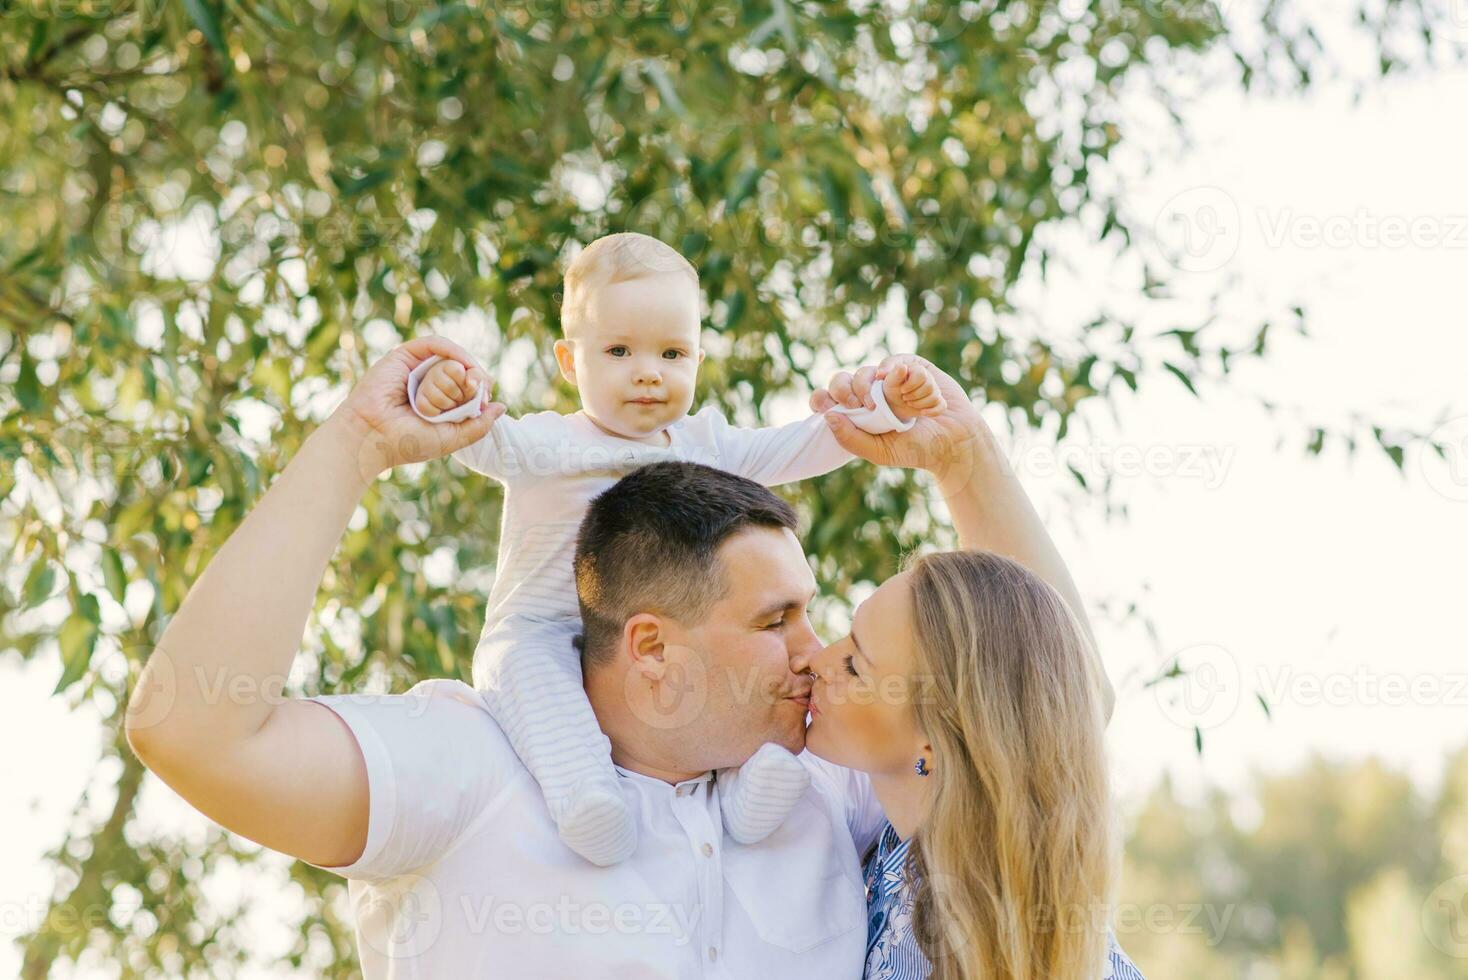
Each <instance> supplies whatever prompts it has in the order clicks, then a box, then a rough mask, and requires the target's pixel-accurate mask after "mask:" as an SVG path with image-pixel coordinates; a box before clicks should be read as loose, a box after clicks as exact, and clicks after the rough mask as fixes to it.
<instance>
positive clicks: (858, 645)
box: [850, 623, 876, 667]
mask: <svg viewBox="0 0 1468 980" xmlns="http://www.w3.org/2000/svg"><path fill="white" fill-rule="evenodd" d="M850 635H851V645H852V646H854V647H856V652H857V654H858V655H860V656H861V659H863V660H865V661H866V662H867V663H868V664H869V665H870V666H873V667H875V666H876V664H874V663H872V658H871V657H868V656H867V652H866V651H865V650H863V649H862V648H861V641H860V640H858V639H857V638H856V624H855V623H852V624H851V634H850Z"/></svg>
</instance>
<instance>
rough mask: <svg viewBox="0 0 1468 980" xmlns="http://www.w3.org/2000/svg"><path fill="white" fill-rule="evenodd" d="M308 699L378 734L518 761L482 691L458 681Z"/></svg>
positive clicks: (442, 681)
mask: <svg viewBox="0 0 1468 980" xmlns="http://www.w3.org/2000/svg"><path fill="white" fill-rule="evenodd" d="M313 700H316V701H319V702H321V703H322V704H325V705H326V706H327V707H329V708H331V709H332V710H333V711H335V712H337V713H338V714H340V715H344V716H354V717H355V718H357V719H361V720H362V721H364V722H366V723H367V724H368V725H370V727H371V728H372V729H373V730H374V731H375V732H376V734H377V735H378V736H379V737H380V738H384V739H388V740H396V739H399V738H414V739H423V740H426V741H428V742H442V741H444V740H447V741H449V742H451V743H452V744H454V745H464V744H472V745H473V746H474V749H475V751H476V752H482V753H486V754H487V758H489V759H497V758H500V757H502V758H503V761H504V762H505V764H506V765H509V764H516V765H518V759H517V757H516V756H515V751H514V749H513V748H512V747H511V746H510V741H509V739H508V738H507V737H506V735H505V733H504V730H503V729H502V728H500V726H499V723H498V722H496V721H495V720H494V718H493V717H491V715H490V713H489V708H488V706H487V705H486V704H485V703H484V698H483V696H482V695H480V693H479V692H478V691H476V690H475V689H474V688H472V687H470V686H469V685H468V684H465V683H464V682H463V681H459V680H451V679H448V678H434V679H431V680H425V681H420V682H418V683H417V684H415V685H413V686H412V687H411V688H409V689H408V690H407V691H404V692H403V693H401V694H332V695H325V696H322V697H319V698H315V699H313ZM348 720H349V721H350V720H352V718H349V719H348ZM352 727H353V728H356V727H357V726H356V725H353V726H352Z"/></svg>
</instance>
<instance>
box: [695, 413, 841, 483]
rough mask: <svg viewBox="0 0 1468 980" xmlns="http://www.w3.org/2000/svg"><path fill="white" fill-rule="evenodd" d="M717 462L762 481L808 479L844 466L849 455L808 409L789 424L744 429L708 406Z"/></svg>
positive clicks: (782, 481)
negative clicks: (797, 420)
mask: <svg viewBox="0 0 1468 980" xmlns="http://www.w3.org/2000/svg"><path fill="white" fill-rule="evenodd" d="M704 411H705V412H708V413H710V417H709V421H710V423H711V428H712V431H713V435H714V439H715V441H716V442H717V443H718V451H719V458H720V465H721V467H722V468H723V469H726V470H728V471H729V472H730V473H734V474H736V475H738V476H742V477H745V478H747V479H750V480H754V481H755V482H756V483H760V484H763V485H764V486H767V487H777V486H779V485H780V484H782V483H794V482H796V481H797V480H808V479H810V478H811V477H814V476H821V475H822V474H825V473H829V472H831V471H832V470H834V469H837V468H838V467H841V466H845V465H846V464H847V463H848V462H850V461H851V460H852V459H853V458H854V457H853V456H852V455H851V454H850V453H849V452H847V451H846V450H845V449H842V448H841V444H840V443H838V442H837V441H836V437H835V436H834V435H832V434H831V429H830V426H828V425H827V424H826V420H825V418H824V417H822V416H820V415H810V416H807V417H806V418H804V419H801V420H800V421H799V422H791V423H790V424H788V425H773V426H766V427H764V428H760V429H746V428H743V427H740V426H733V425H730V424H729V423H728V421H727V420H726V419H725V418H724V416H723V414H722V413H720V412H719V411H718V410H717V409H712V408H707V409H704Z"/></svg>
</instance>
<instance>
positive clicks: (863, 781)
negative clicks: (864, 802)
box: [796, 749, 870, 800]
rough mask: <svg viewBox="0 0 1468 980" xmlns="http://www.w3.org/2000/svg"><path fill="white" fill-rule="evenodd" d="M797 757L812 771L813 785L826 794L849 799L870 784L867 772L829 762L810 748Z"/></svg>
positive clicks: (811, 780)
mask: <svg viewBox="0 0 1468 980" xmlns="http://www.w3.org/2000/svg"><path fill="white" fill-rule="evenodd" d="M796 758H798V759H799V760H800V761H801V763H802V764H803V765H804V766H805V768H806V769H807V770H808V771H809V772H810V776H811V779H810V782H811V786H812V787H814V788H817V789H819V790H820V791H821V792H823V793H825V794H828V795H831V796H835V797H838V798H840V799H842V800H849V799H850V797H851V796H852V794H853V793H857V792H861V791H862V790H863V789H864V788H865V787H866V786H868V785H870V780H869V779H868V777H867V774H866V773H864V772H860V771H858V770H856V769H847V768H846V767H845V766H838V765H836V763H834V762H827V761H826V760H825V759H822V758H821V757H820V756H818V755H816V754H815V753H814V752H812V751H811V750H810V749H806V750H805V751H803V752H801V753H800V755H799V756H797V757H796Z"/></svg>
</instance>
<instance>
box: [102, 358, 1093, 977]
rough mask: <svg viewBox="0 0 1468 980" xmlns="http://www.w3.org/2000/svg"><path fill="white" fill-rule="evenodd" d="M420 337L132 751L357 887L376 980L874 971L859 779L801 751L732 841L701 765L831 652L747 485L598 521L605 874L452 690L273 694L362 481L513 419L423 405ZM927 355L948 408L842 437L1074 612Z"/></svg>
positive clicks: (231, 569)
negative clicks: (767, 830)
mask: <svg viewBox="0 0 1468 980" xmlns="http://www.w3.org/2000/svg"><path fill="white" fill-rule="evenodd" d="M431 354H439V355H442V356H447V357H454V358H460V359H463V360H465V361H466V362H468V360H469V359H468V357H467V355H466V354H465V353H464V352H463V351H462V350H460V349H459V348H457V347H456V346H454V345H452V344H450V343H448V342H446V341H443V340H439V339H437V338H424V339H421V340H417V341H413V342H411V343H409V344H406V345H404V346H402V347H400V348H398V349H397V350H395V351H393V352H392V353H391V354H389V355H388V356H387V357H385V358H383V359H382V360H381V361H379V362H378V363H377V364H375V365H373V367H372V368H371V370H369V371H368V373H367V375H366V376H365V377H364V378H363V379H362V381H361V382H360V383H359V384H358V385H357V387H356V388H355V389H354V390H353V392H352V393H351V395H350V396H349V397H348V399H347V401H346V402H345V403H344V404H343V405H342V406H341V408H339V409H338V410H337V411H336V412H335V413H334V414H333V415H332V416H331V418H330V419H328V420H327V422H326V423H324V424H323V425H322V426H321V428H320V429H318V430H317V431H316V432H315V433H313V434H312V436H311V437H310V438H309V439H308V440H307V442H306V444H305V445H304V446H303V447H302V449H301V451H300V452H299V453H298V454H297V456H296V458H295V459H294V460H292V462H291V463H290V465H289V466H288V467H287V468H286V470H285V471H284V472H283V473H282V474H281V476H280V478H279V479H278V480H277V481H276V483H275V484H274V486H272V487H271V489H270V491H269V492H268V493H267V494H266V495H265V496H264V497H263V498H262V499H261V500H260V502H259V503H258V504H257V505H256V507H255V509H254V510H253V511H252V512H251V513H250V515H249V516H248V517H247V518H246V520H245V521H244V523H243V524H242V525H241V527H240V528H239V530H238V531H236V533H235V534H234V535H233V536H232V537H231V538H230V540H229V541H228V542H226V543H225V545H224V546H223V547H222V548H221V549H220V551H219V553H218V555H217V556H216V557H215V558H214V560H213V562H212V563H211V564H210V565H209V567H208V568H207V569H206V571H205V572H204V574H203V575H201V576H200V578H199V581H198V582H197V583H196V584H195V585H194V587H193V588H192V590H191V591H190V593H189V595H188V597H187V598H186V599H185V601H184V603H183V604H182V605H181V606H180V608H179V611H178V613H177V614H176V615H175V617H174V619H173V620H172V622H171V623H170V624H169V627H168V629H167V631H166V632H165V633H164V635H163V637H162V639H161V641H160V644H159V649H158V650H157V651H156V652H155V653H154V655H153V657H152V658H151V659H150V661H149V664H148V667H147V669H146V670H145V672H144V676H143V677H142V678H141V679H140V681H139V689H138V691H137V692H136V693H135V696H134V699H133V702H132V703H131V704H130V706H129V715H128V737H129V740H130V742H131V744H132V745H133V748H134V750H135V751H136V752H137V754H138V756H139V757H140V758H141V759H142V760H143V761H144V762H145V763H146V764H147V765H148V766H149V767H150V768H151V769H152V770H153V771H154V772H155V773H157V774H158V775H159V776H160V777H161V778H163V779H164V780H165V781H166V782H168V783H169V784H170V785H171V786H173V787H174V788H175V789H176V790H177V791H178V792H179V793H180V794H181V795H182V796H183V797H184V798H185V799H187V800H188V801H189V802H190V803H192V804H193V805H194V806H196V807H197V808H198V809H199V810H201V811H202V812H203V813H205V814H206V815H208V816H209V817H211V818H213V819H215V820H217V821H219V822H220V823H221V824H222V825H224V826H225V827H227V828H229V829H230V830H232V831H234V832H236V833H239V834H241V835H243V836H245V837H248V838H250V839H252V840H255V841H258V842H260V843H261V844H263V845H265V846H267V847H271V848H273V849H275V850H279V851H282V852H284V853H286V854H291V855H293V856H296V857H298V858H301V859H302V860H305V861H308V862H311V863H313V864H317V865H319V866H322V867H328V868H332V869H334V870H337V871H338V872H339V873H341V874H343V875H345V876H346V877H348V878H349V879H351V881H352V885H351V894H352V896H353V900H354V903H355V906H356V914H357V931H358V945H359V951H360V955H361V959H362V969H363V973H364V975H365V976H367V977H369V978H375V977H388V976H392V977H462V976H499V975H503V976H510V977H536V976H545V977H572V976H637V977H686V976H727V977H755V976H758V977H761V978H769V980H774V978H780V977H802V978H804V977H828V976H829V977H855V976H860V974H861V970H862V960H863V953H864V945H865V938H866V929H865V921H864V902H863V893H862V884H861V878H860V870H859V859H860V855H861V853H862V852H863V851H864V850H865V849H866V847H867V846H868V845H869V844H870V842H871V838H872V836H873V835H874V833H875V832H876V830H877V829H878V827H879V826H880V824H881V815H880V813H879V812H878V811H877V809H876V807H875V804H874V801H873V799H872V797H871V793H870V788H869V786H867V785H866V784H865V782H864V781H863V780H861V779H860V778H858V777H857V776H855V775H854V774H850V773H848V772H846V771H845V770H841V769H839V768H836V767H833V766H829V765H827V764H824V763H821V762H819V761H818V760H814V759H812V758H810V757H809V756H808V755H807V756H803V757H802V758H803V759H805V760H806V761H807V764H808V765H809V766H810V768H811V770H812V781H811V786H810V789H809V790H808V791H807V793H806V795H805V797H804V798H803V799H802V800H801V802H800V803H799V804H798V805H797V808H796V810H795V811H794V812H793V813H792V814H791V816H790V818H789V819H788V820H787V821H786V823H785V824H784V825H783V826H782V827H781V828H780V829H779V830H777V831H776V832H775V833H774V834H772V835H771V836H770V837H769V838H767V839H766V840H764V841H761V842H760V843H758V844H755V845H748V846H744V845H739V844H737V843H734V842H732V841H730V840H728V839H726V838H725V837H724V835H723V832H722V828H721V824H720V818H719V807H718V803H717V796H716V794H717V793H718V782H717V777H716V775H715V773H714V772H713V771H714V770H717V769H719V768H721V767H727V766H734V765H738V764H739V763H741V762H742V761H743V760H744V759H745V758H747V757H748V756H749V755H750V754H751V753H752V752H753V751H754V750H755V749H756V748H758V746H759V745H760V744H762V743H763V742H765V741H775V742H778V743H780V744H783V745H785V746H786V747H787V748H790V749H793V750H799V749H800V747H801V746H802V745H803V741H804V718H805V703H804V700H803V698H804V697H805V695H806V693H807V692H808V690H809V684H808V681H807V680H806V679H805V678H803V677H798V676H796V675H794V674H792V673H791V671H790V659H791V658H792V657H794V656H798V655H802V654H807V655H808V654H809V653H811V652H812V651H813V650H816V649H819V647H820V642H819V640H818V639H817V638H816V636H815V634H814V632H813V631H812V629H811V626H810V622H809V619H808V618H807V615H806V607H807V605H808V603H809V602H810V600H811V599H812V597H813V596H814V594H815V591H816V588H815V581H814V578H813V576H812V575H811V572H810V568H809V566H808V564H807V563H806V561H805V556H804V554H803V552H802V550H801V548H800V544H799V541H798V540H797V539H796V537H795V535H794V533H793V532H794V529H795V519H794V515H793V514H792V513H791V511H790V508H789V507H788V506H786V505H785V504H783V503H782V502H781V501H780V500H779V499H778V498H776V497H774V496H773V495H772V494H770V493H769V492H768V491H766V490H764V489H763V488H761V487H759V486H758V485H756V484H752V483H749V482H748V481H744V480H741V479H739V478H737V477H733V476H730V475H728V474H724V473H720V472H718V471H715V470H710V469H708V468H705V467H698V466H693V465H690V464H665V465H661V466H655V467H649V468H647V469H645V470H642V471H639V472H637V473H634V474H633V475H632V476H629V477H627V478H625V479H624V480H623V481H621V482H620V483H619V484H617V485H616V486H615V487H613V489H612V490H610V491H608V492H607V494H605V495H604V496H603V497H602V498H599V499H598V500H597V502H596V503H595V504H594V505H593V508H592V510H591V512H589V513H588V515H587V519H586V522H585V523H584V524H583V526H582V531H581V536H580V539H579V541H578V557H577V570H578V582H577V589H578V594H579V597H580V599H581V604H582V609H583V613H584V618H585V623H586V636H585V640H584V649H583V663H584V665H585V673H586V681H585V682H586V688H587V694H588V697H589V698H590V700H591V703H592V707H593V710H594V711H595V713H596V715H597V718H598V721H599V722H600V723H601V725H602V727H603V729H604V731H605V732H606V734H607V736H608V738H609V739H610V741H611V744H612V755H613V759H614V761H616V763H617V764H618V767H619V772H620V773H621V775H622V776H623V777H624V786H625V787H626V789H627V791H628V793H629V794H630V796H631V798H632V800H633V806H634V808H635V811H636V814H637V820H638V830H639V835H640V836H639V846H638V849H637V851H636V853H635V854H634V855H633V857H632V858H631V859H630V860H629V861H627V862H625V863H623V864H620V865H617V866H614V867H609V868H597V867H594V866H592V865H590V864H587V863H586V862H584V861H582V860H580V859H579V858H578V857H576V856H575V855H574V854H572V853H571V852H570V851H569V850H567V849H566V848H565V847H564V845H562V844H561V843H560V841H559V840H558V838H557V836H556V833H555V827H554V824H553V823H552V822H551V820H550V817H549V815H548V814H547V813H546V812H545V808H544V803H543V801H542V798H541V796H540V794H539V792H538V790H537V788H536V786H535V784H534V781H533V780H532V779H531V777H530V775H529V773H528V772H526V771H525V770H524V768H523V767H522V766H521V765H520V763H519V761H518V759H517V758H516V757H515V755H514V753H513V751H512V750H511V749H510V747H509V744H508V742H507V741H506V739H505V736H504V733H503V732H502V731H500V730H499V729H498V728H497V727H496V726H495V724H494V722H493V721H492V720H491V719H490V718H489V716H488V714H487V713H485V712H484V710H483V709H482V706H481V705H480V704H479V702H478V700H477V695H475V694H474V692H473V691H472V689H470V688H468V687H466V686H465V685H462V684H459V683H457V682H450V681H429V682H426V683H425V684H422V685H419V686H418V687H417V688H415V689H414V690H413V691H411V692H409V693H408V694H406V695H397V696H381V697H370V698H369V697H353V696H339V697H328V698H320V699H315V700H291V699H281V698H280V697H279V696H278V693H279V688H280V687H281V686H282V685H283V683H284V678H285V676H286V675H287V674H288V673H289V670H290V665H291V662H292V660H293V659H294V656H295V651H296V647H297V645H298V643H299V641H300V637H301V634H302V631H303V629H304V627H305V622H306V618H307V615H308V614H309V612H310V609H311V605H312V600H313V598H314V595H315V591H316V588H317V586H318V584H319V582H320V579H321V575H322V573H323V571H324V569H325V566H326V563H327V561H328V560H329V558H330V556H331V554H332V552H333V551H334V550H335V547H336V545H337V543H338V542H339V540H340V538H341V535H342V533H343V532H344V530H345V528H346V524H347V521H348V520H349V518H350V517H351V514H352V512H353V510H354V509H355V507H356V505H357V502H358V500H359V499H360V497H361V495H362V493H363V492H364V490H365V489H366V487H367V486H368V485H369V483H370V481H371V480H372V479H374V478H375V477H376V476H377V475H378V474H379V473H381V472H382V471H384V470H386V469H388V468H390V467H392V466H394V465H398V464H400V463H405V462H416V461H421V460H424V459H429V458H434V457H436V456H440V455H444V454H447V453H449V452H452V451H453V450H455V449H457V448H459V447H460V446H463V445H466V444H468V443H470V442H473V441H475V440H477V439H479V438H481V437H482V436H483V435H484V434H485V432H486V431H487V430H488V428H489V426H490V425H492V424H493V422H494V420H495V419H496V418H498V416H499V415H500V414H502V413H503V411H504V409H503V406H500V405H492V406H490V408H489V410H488V411H486V413H485V414H484V415H482V416H481V417H480V418H479V419H476V420H472V421H466V422H460V423H453V424H447V425H440V426H433V425H429V424H428V423H426V422H423V421H422V420H420V419H418V418H417V416H416V415H414V414H413V412H412V411H411V410H410V408H409V406H408V405H407V402H406V397H405V395H404V391H405V381H406V377H407V374H408V372H409V371H410V370H411V369H412V368H413V367H414V366H415V365H417V364H418V363H419V362H421V361H422V360H424V359H425V358H426V357H428V356H429V355H431ZM884 367H885V365H884ZM935 373H936V375H937V376H938V378H939V381H940V385H941V386H942V388H943V394H944V396H945V398H947V400H948V402H949V405H950V408H949V410H948V413H947V414H946V415H944V416H943V417H941V418H938V419H924V420H920V422H919V425H918V426H916V427H914V429H912V430H910V431H909V432H908V433H904V434H902V435H894V436H882V437H872V436H868V435H866V434H864V433H861V432H859V431H858V430H856V429H855V427H854V426H851V425H849V424H848V422H847V420H846V419H844V418H840V417H837V416H834V415H833V416H832V418H833V420H834V421H833V422H832V427H833V431H834V432H835V433H836V436H837V438H838V439H840V440H841V441H842V442H843V444H845V445H847V446H848V448H850V449H852V450H853V451H854V452H856V453H858V454H859V455H862V456H864V457H865V458H867V459H870V460H872V461H874V462H880V463H884V464H889V465H907V466H917V465H922V466H924V467H925V468H928V469H930V470H932V471H934V472H935V474H936V475H938V477H939V482H940V488H941V489H942V491H943V493H944V496H945V497H946V498H947V501H948V504H949V507H950V510H952V511H953V512H954V514H955V519H956V520H959V519H960V518H961V520H960V523H959V526H960V527H961V528H969V529H970V530H969V531H968V532H967V533H966V534H965V537H966V538H967V539H968V540H965V541H964V544H965V545H966V546H968V547H990V548H992V549H993V550H1000V551H1006V552H1008V553H1011V554H1014V555H1015V556H1016V557H1018V558H1020V559H1021V560H1023V561H1025V563H1026V564H1029V565H1030V566H1031V567H1032V568H1035V570H1036V571H1037V572H1039V573H1040V574H1042V575H1044V576H1045V577H1047V578H1048V579H1049V580H1051V581H1052V583H1053V584H1056V585H1057V587H1059V588H1061V590H1062V593H1063V594H1065V595H1066V597H1067V599H1069V600H1070V601H1071V602H1072V603H1074V604H1076V605H1077V608H1079V605H1078V600H1077V599H1076V598H1075V593H1074V586H1073V585H1071V584H1070V582H1069V577H1068V575H1067V574H1066V573H1065V570H1064V566H1063V564H1061V563H1060V560H1059V557H1058V555H1056V554H1055V553H1054V549H1053V547H1052V546H1051V545H1050V542H1049V540H1048V538H1047V537H1046V536H1045V535H1044V531H1043V528H1040V527H1039V522H1038V519H1037V518H1036V517H1035V515H1034V512H1033V510H1032V509H1030V508H1029V505H1028V501H1027V500H1025V498H1024V495H1023V493H1022V492H1021V491H1020V490H1019V489H1018V486H1017V484H1016V483H1015V482H1014V481H1013V476H1012V474H1010V473H1009V472H1008V468H1007V467H1006V466H1005V465H1004V464H1003V461H1002V459H1000V458H999V457H998V456H997V454H995V453H993V452H992V446H991V444H990V443H988V442H987V441H986V439H985V438H984V436H985V434H986V430H984V429H983V427H982V423H981V422H979V420H978V418H977V414H976V413H975V412H974V410H973V407H972V405H971V404H970V403H969V402H968V400H967V398H966V397H965V396H964V394H963V392H962V390H961V389H959V388H958V386H957V385H956V384H955V383H954V382H953V381H952V379H950V378H948V377H947V376H946V375H944V374H942V373H941V372H936V370H935ZM878 374H879V372H878V370H877V369H871V368H866V369H863V370H862V371H861V372H858V374H857V376H856V377H855V378H852V377H849V376H844V375H843V376H838V378H837V379H836V381H834V382H833V384H832V388H831V390H830V391H829V392H818V393H817V395H816V397H815V398H814V399H813V404H812V407H813V408H816V409H817V410H823V409H825V408H828V407H830V406H831V405H833V404H836V402H837V400H840V401H842V402H845V403H848V404H853V403H855V402H859V401H860V400H861V399H863V398H865V397H866V395H867V393H868V391H869V389H870V385H871V384H872V382H873V380H875V379H876V377H877V376H878ZM981 526H983V527H991V526H992V527H994V528H995V529H996V530H995V531H994V534H993V535H992V537H991V538H984V537H983V536H982V535H981V534H980V533H979V532H978V531H976V530H973V529H977V528H979V527H981ZM220 691H224V692H230V696H228V697H226V698H224V699H223V700H219V699H218V694H217V692H220ZM239 692H260V695H259V696H256V697H250V696H245V697H241V696H238V695H239Z"/></svg>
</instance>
